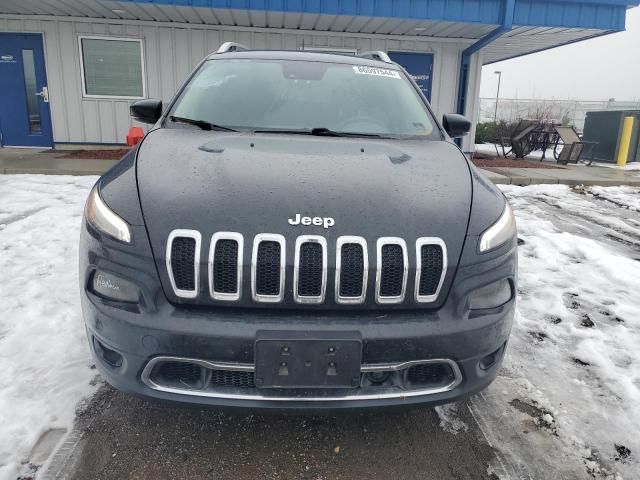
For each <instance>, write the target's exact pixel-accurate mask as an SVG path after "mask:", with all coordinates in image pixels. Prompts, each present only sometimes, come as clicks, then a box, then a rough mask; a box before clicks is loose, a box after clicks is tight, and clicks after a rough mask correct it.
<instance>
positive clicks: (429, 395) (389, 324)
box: [83, 293, 514, 409]
mask: <svg viewBox="0 0 640 480" xmlns="http://www.w3.org/2000/svg"><path fill="white" fill-rule="evenodd" d="M83 297H84V298H83V305H84V310H85V320H86V325H87V332H88V336H89V338H90V339H91V340H92V341H91V342H90V343H91V347H92V352H93V355H94V358H95V362H96V365H97V367H98V369H99V370H100V372H101V373H102V375H103V376H104V377H105V379H106V380H107V381H108V382H109V383H110V384H111V385H113V386H114V387H116V388H118V389H120V390H123V391H127V392H130V393H134V394H138V395H143V396H147V397H152V398H156V399H162V400H172V401H179V402H188V403H195V404H208V405H221V406H237V407H248V408H294V409H297V408H311V409H319V408H362V407H380V406H389V405H411V404H418V403H424V404H432V405H434V404H440V403H448V402H452V401H455V400H458V399H461V398H464V397H467V396H469V395H472V394H473V393H476V392H478V391H480V390H482V389H484V388H485V387H486V386H487V385H489V383H491V381H492V380H493V379H494V378H495V376H496V375H497V372H498V370H499V367H500V364H501V361H502V356H503V353H504V347H505V345H506V342H507V339H508V336H509V332H510V329H511V324H512V319H513V313H514V302H513V301H511V302H509V303H508V304H506V305H503V306H502V307H499V308H498V309H495V310H494V311H492V312H489V313H487V314H486V315H483V316H480V317H476V318H468V319H465V320H464V321H462V320H461V319H454V318H446V317H444V316H443V312H442V311H439V312H437V313H430V314H416V313H393V315H392V316H383V317H382V318H376V317H374V316H371V317H364V318H362V317H360V318H350V317H344V316H333V315H332V316H326V315H317V316H314V317H313V318H311V317H308V316H304V317H302V316H300V315H280V316H274V315H273V314H271V315H270V316H269V317H266V316H265V315H264V313H262V314H261V313H259V312H233V311H231V310H224V309H221V310H220V311H215V312H211V311H208V312H204V311H185V310H184V309H176V308H175V307H173V306H171V305H169V304H165V305H164V306H163V308H162V309H161V310H159V311H156V312H154V314H153V315H148V314H144V315H141V314H138V313H133V312H127V311H123V310H121V309H118V308H115V307H113V306H111V305H108V304H107V303H106V302H104V301H103V300H102V299H100V298H98V297H95V296H93V295H92V294H90V293H85V294H84V295H83ZM275 317H277V318H275ZM284 329H289V330H297V331H300V330H302V329H310V330H313V331H317V332H331V333H332V334H336V332H337V334H338V335H339V332H354V331H357V332H359V333H360V335H361V337H362V339H363V353H362V354H363V357H362V371H363V376H364V375H365V374H366V371H367V370H371V369H375V367H376V366H380V365H386V366H389V365H393V366H397V365H398V364H404V363H405V362H416V363H422V362H423V361H425V360H426V361H432V362H440V361H446V362H450V363H451V364H453V366H454V367H453V369H454V371H455V379H454V380H452V381H451V382H449V383H446V385H445V388H441V387H439V386H437V387H436V388H426V389H425V388H423V389H413V390H407V391H399V390H398V389H394V390H376V391H375V392H373V391H371V390H368V391H366V392H364V391H363V392H357V391H354V390H352V389H348V390H344V391H335V390H326V391H322V392H306V391H304V390H301V391H291V390H289V391H288V392H284V391H283V392H282V394H281V395H275V396H274V395H273V394H272V392H271V391H269V392H267V393H266V394H265V393H264V392H261V390H260V389H256V388H253V389H247V390H244V391H242V390H234V391H233V392H232V393H229V392H228V391H225V392H226V393H225V392H222V393H221V392H216V393H213V394H211V393H206V392H205V393H202V392H198V391H195V390H191V391H190V387H187V388H183V389H179V391H178V390H176V389H172V388H166V385H157V384H154V382H153V381H150V372H151V367H153V363H151V364H150V362H154V361H158V359H162V360H164V359H166V357H175V358H177V359H195V360H199V361H204V362H213V366H214V367H218V368H220V367H221V368H223V369H224V368H226V367H228V366H232V368H233V366H240V367H245V368H250V367H251V366H252V365H253V360H254V359H253V355H254V339H255V338H256V334H257V333H258V331H265V330H267V331H269V330H277V331H282V330H284ZM95 340H97V341H98V342H99V344H98V345H102V346H103V347H106V348H107V349H109V350H112V351H114V352H117V354H119V355H121V357H122V361H121V362H120V364H119V366H112V365H113V362H111V364H110V362H107V361H106V360H105V358H104V352H103V351H102V349H101V348H100V347H98V348H96V342H95ZM488 355H493V356H494V361H493V362H492V364H491V366H490V367H489V368H482V366H481V362H483V360H484V359H485V358H486V357H487V356H488ZM145 369H146V370H145ZM297 397H298V398H297Z"/></svg>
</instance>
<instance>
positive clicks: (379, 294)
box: [376, 237, 409, 304]
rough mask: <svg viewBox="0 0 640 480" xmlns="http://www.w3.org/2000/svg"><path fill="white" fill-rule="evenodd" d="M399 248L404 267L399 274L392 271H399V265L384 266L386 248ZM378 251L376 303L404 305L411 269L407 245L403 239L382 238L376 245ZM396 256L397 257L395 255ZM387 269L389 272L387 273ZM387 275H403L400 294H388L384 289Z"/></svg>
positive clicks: (400, 282)
mask: <svg viewBox="0 0 640 480" xmlns="http://www.w3.org/2000/svg"><path fill="white" fill-rule="evenodd" d="M393 245H395V246H397V247H398V248H399V249H400V250H401V252H400V255H401V261H402V265H401V266H400V268H399V270H400V271H399V272H395V271H391V269H392V268H393V269H394V270H396V269H397V263H395V262H394V263H393V264H389V265H387V266H385V265H384V258H383V249H384V248H385V247H386V246H393ZM376 251H377V262H376V302H377V303H379V304H394V303H402V302H403V301H404V297H405V294H406V291H407V273H408V268H409V259H408V255H407V243H406V242H405V241H404V239H402V238H398V237H382V238H379V239H378V241H377V243H376ZM394 256H395V255H394ZM385 268H386V269H387V271H385ZM385 275H393V276H397V275H401V277H400V279H398V280H397V281H398V282H399V290H398V294H395V295H394V294H386V293H387V292H385V291H384V290H386V289H384V288H383V284H382V282H383V280H386V279H385V278H384V276H385ZM390 282H393V283H395V282H396V281H395V280H390Z"/></svg>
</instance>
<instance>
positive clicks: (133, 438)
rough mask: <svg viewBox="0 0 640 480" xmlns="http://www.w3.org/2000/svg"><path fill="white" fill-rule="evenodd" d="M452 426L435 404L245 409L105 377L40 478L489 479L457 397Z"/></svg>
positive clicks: (477, 438) (487, 455) (476, 435)
mask: <svg viewBox="0 0 640 480" xmlns="http://www.w3.org/2000/svg"><path fill="white" fill-rule="evenodd" d="M456 419H457V421H460V422H462V423H459V425H462V428H459V430H458V431H457V432H455V430H452V429H451V428H448V427H446V426H445V428H443V427H442V426H441V420H440V417H439V416H438V414H437V412H436V411H435V410H434V409H433V408H426V407H417V408H411V409H400V410H379V411H373V412H367V413H340V414H322V415H305V414H300V413H296V414H275V413H268V414H252V413H250V412H234V411H224V412H223V411H219V410H217V409H212V408H202V409H201V408H193V407H185V406H176V405H172V404H165V403H156V402H150V401H147V400H144V399H141V398H137V397H132V396H129V395H127V394H124V393H120V392H117V391H115V390H114V389H112V388H111V387H109V386H107V385H105V386H104V387H102V388H101V389H100V391H99V392H98V394H97V395H95V396H94V397H93V399H92V401H91V402H90V404H89V405H88V406H87V407H86V408H85V409H84V410H83V411H82V412H81V413H80V416H79V419H78V422H77V427H76V428H77V432H75V433H76V434H75V435H72V438H73V439H75V440H74V443H75V445H72V447H73V448H70V449H69V451H70V455H69V456H67V457H69V458H61V459H60V460H59V461H58V462H57V465H56V464H54V465H52V466H51V468H50V469H49V471H48V475H47V476H46V478H57V479H74V480H75V479H77V480H86V479H105V480H107V479H119V480H122V479H154V480H155V479H158V480H160V479H191V480H197V479H216V480H218V479H234V480H245V479H252V480H253V479H302V480H304V479H308V480H321V479H332V480H333V479H336V480H339V479H350V480H357V479H367V480H375V479H403V480H412V479H421V480H429V479H434V480H435V479H438V480H453V479H456V480H467V479H469V480H471V479H473V480H484V479H487V480H493V479H497V477H496V476H495V475H494V474H492V473H489V470H490V465H491V464H492V462H494V461H495V457H494V453H493V451H492V449H491V447H490V446H489V445H488V444H487V441H486V440H485V438H484V436H483V434H482V432H481V431H480V429H479V428H478V427H477V425H476V423H475V421H474V419H473V417H472V416H471V414H470V412H469V410H468V407H467V404H466V403H465V402H462V403H460V404H458V405H457V413H456Z"/></svg>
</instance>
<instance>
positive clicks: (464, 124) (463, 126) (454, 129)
mask: <svg viewBox="0 0 640 480" xmlns="http://www.w3.org/2000/svg"><path fill="white" fill-rule="evenodd" d="M442 126H443V127H444V129H445V131H446V132H447V133H448V134H449V136H450V137H451V138H458V137H464V136H465V135H466V134H467V133H469V131H470V130H471V122H470V121H469V119H468V118H467V117H465V116H463V115H459V114H457V113H445V114H444V115H443V116H442Z"/></svg>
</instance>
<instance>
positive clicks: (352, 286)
mask: <svg viewBox="0 0 640 480" xmlns="http://www.w3.org/2000/svg"><path fill="white" fill-rule="evenodd" d="M364 271H365V265H364V248H363V246H362V245H361V244H359V243H345V244H343V245H342V247H341V248H340V285H339V287H338V292H339V295H340V297H347V298H358V297H361V296H362V294H363V288H364V282H363V278H364Z"/></svg>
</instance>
